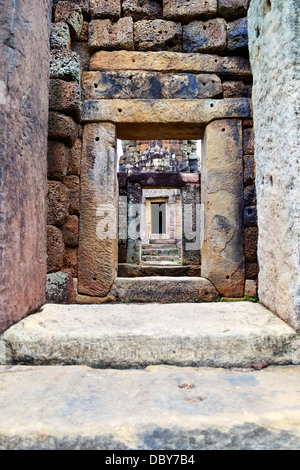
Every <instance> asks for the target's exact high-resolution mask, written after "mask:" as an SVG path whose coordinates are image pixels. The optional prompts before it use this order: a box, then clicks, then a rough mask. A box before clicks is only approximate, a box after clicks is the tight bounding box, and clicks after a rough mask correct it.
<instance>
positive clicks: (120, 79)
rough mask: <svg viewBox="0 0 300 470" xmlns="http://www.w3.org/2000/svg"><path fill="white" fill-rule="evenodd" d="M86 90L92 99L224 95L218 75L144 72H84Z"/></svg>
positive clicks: (210, 96)
mask: <svg viewBox="0 0 300 470" xmlns="http://www.w3.org/2000/svg"><path fill="white" fill-rule="evenodd" d="M82 88H83V92H84V96H85V99H86V100H89V99H92V100H94V99H96V100H100V99H189V100H192V99H207V98H220V97H222V94H223V88H222V83H221V79H220V78H219V77H218V76H217V75H215V74H195V73H177V74H176V73H159V72H145V71H143V70H142V71H140V70H138V71H137V70H126V71H123V70H121V71H103V72H84V73H83V77H82Z"/></svg>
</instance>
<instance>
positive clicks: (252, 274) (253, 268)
mask: <svg viewBox="0 0 300 470" xmlns="http://www.w3.org/2000/svg"><path fill="white" fill-rule="evenodd" d="M245 267H246V273H245V277H246V279H256V278H257V276H258V263H246V264H245Z"/></svg>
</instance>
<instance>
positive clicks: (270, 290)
mask: <svg viewBox="0 0 300 470" xmlns="http://www.w3.org/2000/svg"><path fill="white" fill-rule="evenodd" d="M25 3H26V5H25ZM276 3H277V4H275V2H270V1H269V0H263V1H258V0H252V1H251V6H250V10H249V13H248V8H249V4H250V1H247V0H207V1H202V0H197V1H194V0H191V1H189V2H188V5H187V1H186V0H157V1H155V0H143V1H140V0H123V1H121V0H105V1H104V0H72V1H58V0H54V1H53V4H52V2H50V1H49V0H29V1H28V2H20V4H18V6H17V7H16V11H15V16H14V17H12V0H9V1H8V2H5V8H3V25H6V26H5V27H4V28H2V30H1V42H2V44H3V45H4V47H3V54H2V58H1V66H2V67H1V70H2V72H1V76H0V104H1V106H2V108H3V114H2V119H1V120H2V125H1V134H0V141H1V147H2V149H4V153H3V156H1V173H0V184H1V194H2V197H1V200H0V203H1V220H5V224H4V225H5V231H3V230H2V229H1V245H0V248H1V250H0V254H1V266H2V267H1V285H2V286H3V288H2V290H1V294H0V295H1V306H2V305H3V306H5V308H4V310H3V311H2V310H1V316H0V329H1V331H3V330H5V329H6V328H8V326H9V325H11V324H12V323H14V322H16V321H18V320H19V319H20V318H22V317H24V316H25V315H27V314H28V313H30V312H32V311H35V310H36V309H38V308H39V307H40V306H41V305H43V304H44V303H45V301H46V298H47V301H50V302H58V303H73V302H77V303H94V302H96V301H97V302H105V301H112V300H114V299H115V297H114V295H113V294H112V292H111V288H112V286H113V284H114V282H115V280H116V278H117V276H118V273H119V274H120V264H121V265H123V266H122V269H123V271H122V276H124V275H126V276H131V275H136V274H137V273H138V275H143V273H141V271H140V270H139V269H140V268H139V267H138V263H137V264H135V259H136V254H137V253H138V254H140V245H141V238H134V237H133V236H132V237H131V234H130V233H128V234H127V235H128V237H127V238H126V244H124V243H123V245H122V246H123V248H124V247H125V248H124V249H123V251H122V249H121V248H120V246H121V244H120V240H121V241H122V238H120V237H119V236H118V231H119V230H118V214H119V210H124V207H123V209H122V208H121V209H120V207H119V202H120V196H123V200H124V197H126V198H127V204H125V206H126V208H125V212H126V217H127V222H128V224H127V227H128V226H130V222H132V223H135V225H136V226H137V225H138V222H139V221H138V218H139V217H140V214H137V213H136V212H134V211H133V212H131V209H130V207H131V204H136V203H138V204H140V202H141V198H142V189H143V188H145V189H147V190H150V189H151V188H154V187H156V186H159V187H160V188H164V189H168V188H169V189H174V188H177V189H178V188H179V189H178V190H179V191H180V194H181V198H182V200H183V199H184V198H185V200H186V204H187V205H189V206H190V207H192V209H191V211H192V212H191V213H190V214H189V218H191V220H193V224H194V225H193V231H192V234H189V235H190V238H188V237H187V238H186V239H184V237H182V240H181V242H182V245H181V249H182V260H183V264H182V267H183V268H184V266H186V268H184V269H185V271H182V272H184V274H185V275H190V276H193V277H195V276H201V277H203V278H205V279H207V280H209V281H210V282H211V283H212V284H213V286H214V287H215V288H216V289H217V292H218V295H219V296H221V297H228V298H240V297H243V296H244V294H245V292H246V293H247V294H248V295H250V294H251V295H254V296H255V295H256V294H257V288H258V294H259V298H260V301H261V302H262V303H263V304H264V305H266V306H267V307H269V308H271V310H272V311H274V312H276V313H277V314H278V315H280V316H281V317H282V318H284V319H285V320H286V321H288V322H289V323H290V324H291V325H292V326H293V327H295V328H299V266H298V261H297V260H298V258H297V254H296V251H297V250H296V246H297V243H298V242H297V236H298V235H297V234H298V229H299V224H298V219H297V218H295V217H294V215H295V214H298V213H299V207H297V201H298V200H299V198H298V196H297V191H299V184H298V183H299V178H298V171H297V166H296V160H297V144H296V140H297V138H296V136H297V128H298V126H297V122H296V117H295V116H296V115H295V102H296V101H297V100H296V96H297V92H298V91H299V82H298V79H297V78H295V77H296V74H295V73H294V70H295V63H296V62H297V61H296V58H297V56H298V53H299V52H298V49H297V34H296V32H297V22H296V20H295V18H297V8H298V7H297V5H296V4H295V3H293V5H289V6H287V5H286V4H285V2H283V1H282V0H280V1H279V2H276ZM2 4H4V2H3V0H1V6H3V5H2ZM247 15H248V16H247ZM12 18H13V21H12ZM37 18H39V20H38V21H37ZM271 20H272V22H273V23H274V24H275V25H278V24H279V22H280V24H281V25H282V37H281V33H280V35H279V33H278V31H277V30H276V29H275V30H272V28H271V27H270V21H271ZM29 24H30V25H31V30H30V35H28V31H27V28H28V25H29ZM248 31H249V38H248ZM280 31H281V28H280ZM49 37H50V52H49V45H48V38H49ZM12 38H13V39H12ZM284 41H285V42H284ZM282 44H289V45H290V48H286V47H282ZM21 49H22V51H23V52H22V53H21V52H20V51H21ZM249 50H250V57H249ZM49 54H50V57H49ZM284 54H286V55H284ZM25 57H26V60H25V59H24V58H25ZM49 59H50V60H49ZM249 59H250V60H249ZM250 61H251V66H250ZM49 68H50V83H49V81H48V71H49ZM274 74H276V77H280V78H276V80H277V79H278V80H281V82H280V83H281V85H282V86H281V100H280V102H279V98H278V95H277V94H276V93H277V92H276V89H275V88H274V89H273V88H272V84H273V83H274V80H275V77H274ZM287 76H288V79H287ZM287 82H289V86H288V85H286V83H287ZM291 84H293V85H294V86H291ZM252 87H253V97H252ZM25 89H26V90H27V91H26V93H27V94H26V93H25V92H24V90H25ZM291 89H293V92H291V91H290V90H291ZM252 98H253V105H252ZM253 111H254V121H253ZM24 122H26V123H27V124H28V126H27V128H26V129H27V130H26V132H25V131H24V132H23V130H24ZM283 124H284V125H283ZM253 126H254V127H253ZM254 129H255V136H256V141H255V142H256V143H255V147H254ZM284 129H285V130H284ZM27 131H28V132H27ZM284 133H286V134H284ZM47 134H48V153H47V161H46V158H45V148H46V145H47V142H46V140H47ZM286 136H288V137H286ZM117 139H121V140H123V141H128V142H137V141H139V142H143V141H145V140H147V141H149V140H152V141H154V140H155V141H160V140H162V141H163V140H168V141H169V142H170V141H171V142H172V141H173V140H177V141H181V142H183V141H185V142H189V141H190V142H192V141H195V140H199V139H201V140H202V162H201V172H198V171H195V166H194V163H192V161H193V160H192V159H189V163H188V164H187V160H185V162H184V161H179V159H178V158H177V160H178V161H177V162H176V165H175V171H168V172H167V173H168V174H167V176H164V172H163V171H161V172H159V171H158V172H157V171H155V172H153V173H154V174H155V175H156V176H155V177H154V176H152V175H153V173H152V172H149V173H148V172H147V171H145V172H143V171H142V172H141V173H140V172H135V171H133V172H132V173H130V171H131V170H130V171H128V173H127V174H126V173H125V174H124V175H123V176H122V175H121V176H120V177H119V179H118V176H117V164H118V161H117V152H116V141H117ZM286 141H287V142H288V147H287V148H288V150H286V147H284V145H285V143H286ZM282 142H284V145H283V144H282ZM151 148H155V147H151V146H150V151H149V152H148V156H147V158H146V162H148V163H149V161H150V160H151V158H152V157H151ZM254 150H255V158H254ZM143 151H144V150H143ZM145 151H147V149H145ZM166 154H167V152H166ZM8 155H9V156H10V158H9V159H7V156H8ZM169 155H172V152H171V151H170V154H169ZM282 155H285V156H284V157H282ZM149 158H150V160H149ZM147 159H148V160H147ZM4 161H5V166H4ZM141 162H143V157H142V158H141V160H138V161H135V162H134V165H136V164H137V165H138V169H139V170H140V169H141V167H143V163H141ZM130 165H132V163H130ZM182 165H183V166H182ZM171 166H172V165H169V167H170V168H171ZM150 167H151V164H150ZM170 168H169V169H170ZM151 169H153V168H152V167H151ZM172 170H173V168H172ZM182 170H184V171H182ZM46 174H47V177H48V182H47V188H48V190H47V198H45V194H46ZM151 178H152V179H151ZM155 178H156V179H155ZM157 178H158V179H157ZM197 178H198V179H197ZM195 188H197V191H198V193H197V194H198V195H195V194H194V193H195ZM200 188H201V195H200ZM197 191H196V192H197ZM197 198H198V199H197ZM199 198H200V199H199ZM193 201H194V202H193ZM195 201H196V202H195ZM193 204H194V209H195V210H194V209H193ZM197 204H198V205H199V206H200V207H201V214H200V220H201V223H200V226H199V227H197V225H196V226H195V223H194V222H195V220H196V219H197V220H198V218H199V217H198V216H196V214H197V213H196V208H195V207H196V206H197ZM46 207H47V215H46V212H45V211H46ZM125 212H124V213H125ZM12 214H13V216H12ZM182 217H184V215H182ZM194 219H195V220H194ZM195 227H196V228H195ZM195 233H196V235H197V237H198V236H199V237H200V245H199V244H198V245H197V244H196V245H197V246H196V248H195V249H190V248H189V249H186V245H187V246H188V245H191V244H193V243H194V242H195V240H194V238H195V236H196V235H195ZM46 235H47V255H46V244H45V240H46ZM193 235H194V238H193ZM257 243H258V250H257ZM32 253H35V256H34V257H32ZM128 253H130V263H129V262H128V261H129V260H128ZM95 254H96V256H95ZM124 261H125V262H124ZM139 261H140V258H139ZM124 265H127V266H126V267H124ZM129 265H130V266H129ZM189 270H190V271H189ZM46 276H47V286H48V287H47V297H45V285H46ZM10 286H14V287H15V290H14V294H13V295H12V291H11V287H10ZM1 308H3V307H1ZM7 312H9V313H7Z"/></svg>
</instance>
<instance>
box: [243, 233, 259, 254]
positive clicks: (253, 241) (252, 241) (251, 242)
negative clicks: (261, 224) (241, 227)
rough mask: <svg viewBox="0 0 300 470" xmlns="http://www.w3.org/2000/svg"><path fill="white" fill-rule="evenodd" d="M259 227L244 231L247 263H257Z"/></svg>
mask: <svg viewBox="0 0 300 470" xmlns="http://www.w3.org/2000/svg"><path fill="white" fill-rule="evenodd" d="M257 238H258V228H257V227H246V228H245V231H244V255H245V259H246V261H247V262H256V261H257Z"/></svg>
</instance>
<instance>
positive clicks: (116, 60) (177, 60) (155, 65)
mask: <svg viewBox="0 0 300 470" xmlns="http://www.w3.org/2000/svg"><path fill="white" fill-rule="evenodd" d="M112 64H113V69H114V70H124V71H125V70H147V71H152V72H165V71H168V72H169V73H172V72H185V73H188V72H190V73H216V74H218V75H219V76H222V77H228V76H231V77H235V78H236V79H239V78H241V79H243V78H251V69H250V64H249V60H248V59H246V58H245V57H221V56H217V55H214V54H197V53H194V54H192V53H191V54H188V53H180V52H151V51H149V52H137V51H134V52H127V51H110V52H107V51H98V52H96V53H95V54H93V55H92V57H91V61H90V70H95V71H100V70H101V71H105V70H111V69H112Z"/></svg>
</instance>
